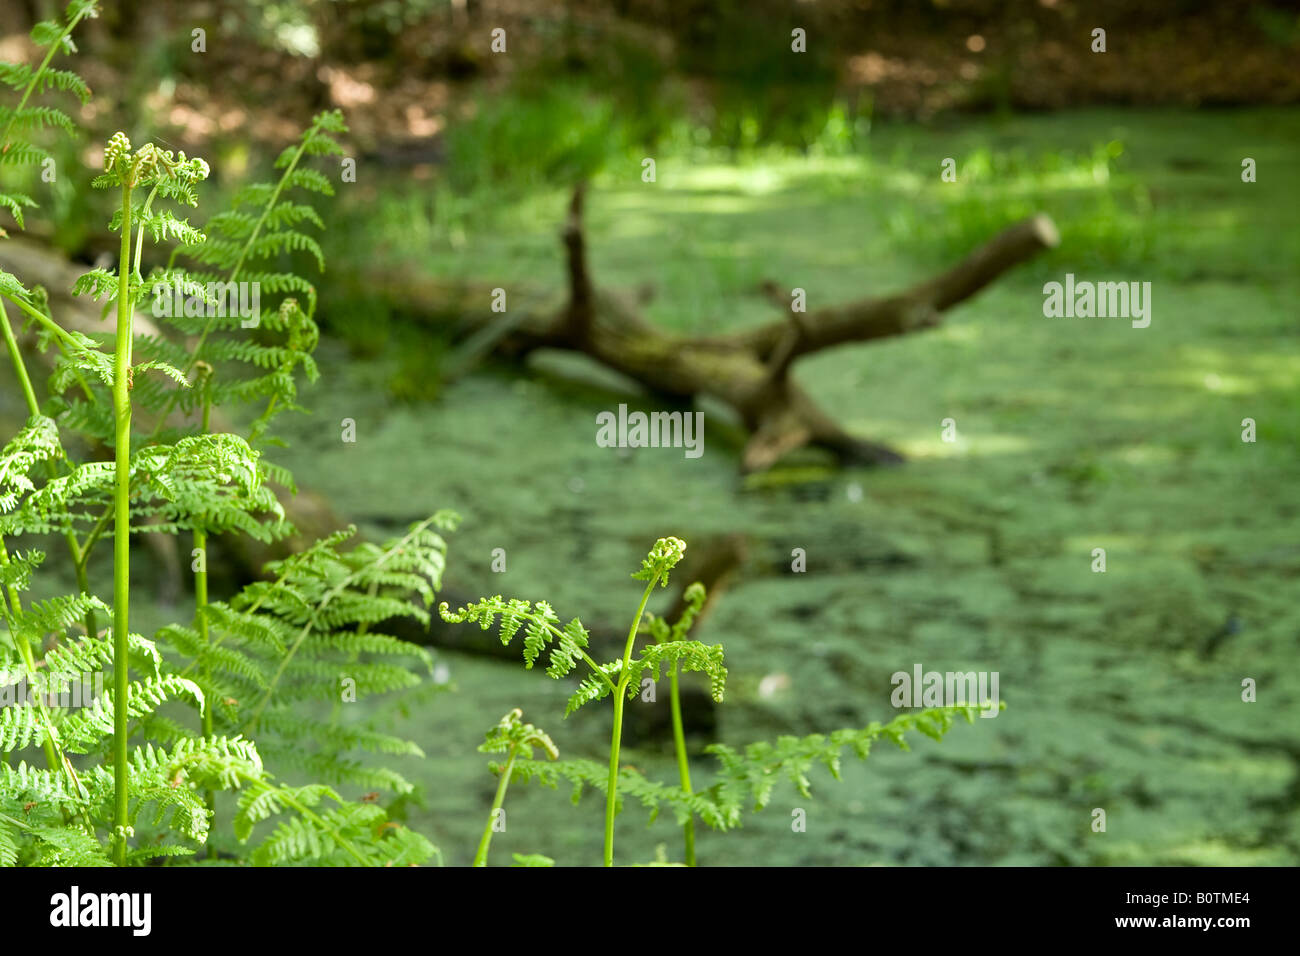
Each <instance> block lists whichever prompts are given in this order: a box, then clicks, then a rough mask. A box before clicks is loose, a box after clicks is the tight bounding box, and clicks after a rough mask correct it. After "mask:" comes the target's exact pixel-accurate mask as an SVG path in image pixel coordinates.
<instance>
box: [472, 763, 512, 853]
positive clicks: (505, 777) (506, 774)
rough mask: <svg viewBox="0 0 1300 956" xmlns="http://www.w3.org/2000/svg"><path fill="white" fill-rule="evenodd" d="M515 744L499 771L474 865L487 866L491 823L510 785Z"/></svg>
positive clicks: (504, 800) (494, 820) (503, 801)
mask: <svg viewBox="0 0 1300 956" xmlns="http://www.w3.org/2000/svg"><path fill="white" fill-rule="evenodd" d="M518 749H519V747H518V745H517V744H516V745H515V746H512V747H511V748H510V756H509V757H508V758H507V759H506V765H505V768H504V769H503V770H502V771H501V782H500V783H498V784H497V795H496V796H495V797H494V798H493V800H492V809H491V810H489V811H488V819H487V826H485V827H484V828H483V839H481V840H479V841H478V852H477V853H475V854H474V865H475V866H487V855H488V846H489V845H490V844H491V843H492V824H494V823H495V822H496V816H497V811H498V810H500V809H501V805H502V804H504V803H505V802H506V788H507V787H508V786H510V774H511V773H512V772H513V771H514V769H515V753H516V752H517V751H518Z"/></svg>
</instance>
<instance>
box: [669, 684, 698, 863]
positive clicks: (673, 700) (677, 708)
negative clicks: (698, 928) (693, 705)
mask: <svg viewBox="0 0 1300 956" xmlns="http://www.w3.org/2000/svg"><path fill="white" fill-rule="evenodd" d="M668 677H669V681H670V683H669V700H670V706H671V708H672V715H673V749H674V750H676V751H677V773H678V776H679V777H681V781H682V790H684V791H685V792H686V795H687V796H690V795H691V794H692V793H693V792H694V791H692V790H691V764H690V761H689V760H688V759H687V757H686V733H685V731H684V730H683V729H682V697H681V693H680V691H679V690H678V686H677V662H676V661H673V669H672V670H671V671H670V672H669V674H668ZM682 838H683V840H684V841H685V845H686V865H687V866H694V865H695V817H694V816H690V817H687V818H686V822H685V823H683V824H682Z"/></svg>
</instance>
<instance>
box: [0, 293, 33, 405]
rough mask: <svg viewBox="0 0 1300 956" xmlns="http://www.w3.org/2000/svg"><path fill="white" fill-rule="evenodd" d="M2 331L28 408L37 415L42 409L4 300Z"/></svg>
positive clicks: (0, 316) (0, 311)
mask: <svg viewBox="0 0 1300 956" xmlns="http://www.w3.org/2000/svg"><path fill="white" fill-rule="evenodd" d="M0 332H3V333H4V337H5V348H7V349H8V350H9V359H10V361H12V362H13V366H14V374H15V375H17V376H18V385H19V387H21V388H22V390H23V399H24V400H25V401H26V402H27V409H28V411H29V412H30V413H31V414H32V415H35V414H37V413H38V412H39V411H40V405H39V403H38V402H37V401H36V392H35V390H34V389H33V388H32V380H31V377H30V376H29V375H28V374H27V363H26V362H24V361H23V353H22V352H21V351H20V350H19V348H18V340H17V339H15V338H14V330H13V327H12V326H11V325H10V324H9V313H8V311H6V309H5V306H4V303H3V302H0Z"/></svg>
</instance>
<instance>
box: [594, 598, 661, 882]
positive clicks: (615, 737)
mask: <svg viewBox="0 0 1300 956" xmlns="http://www.w3.org/2000/svg"><path fill="white" fill-rule="evenodd" d="M658 583H659V575H655V576H654V577H652V578H651V579H650V583H649V584H647V585H646V589H645V593H644V594H642V595H641V604H640V605H639V606H638V607H637V609H636V617H634V618H633V619H632V627H631V629H630V630H629V631H628V632H627V646H626V647H625V648H624V649H623V670H622V672H621V673H622V676H621V677H619V680H618V686H617V687H616V688H615V689H614V731H613V734H612V735H611V737H610V741H609V788H608V790H607V792H606V794H605V865H606V866H613V865H614V814H615V812H616V810H617V806H618V751H619V746H620V745H621V744H622V742H623V704H624V703H625V702H626V701H627V682H628V678H630V677H631V672H630V671H629V669H628V665H629V664H630V663H631V662H632V647H633V645H635V644H636V632H637V631H638V630H639V629H640V628H641V616H642V615H643V614H645V606H646V603H647V602H648V601H649V600H650V592H651V591H653V590H654V589H655V585H657V584H658Z"/></svg>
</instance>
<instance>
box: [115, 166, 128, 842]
mask: <svg viewBox="0 0 1300 956" xmlns="http://www.w3.org/2000/svg"><path fill="white" fill-rule="evenodd" d="M131 271H132V270H131V186H130V185H129V184H123V186H122V249H121V259H120V260H119V262H118V279H117V342H116V348H115V350H114V355H113V419H114V422H115V426H116V429H115V431H116V446H115V448H114V451H115V454H116V469H115V472H114V491H113V510H114V518H113V831H114V832H113V836H114V842H113V861H114V862H115V863H116V864H117V865H118V866H125V865H126V830H127V826H128V824H129V822H130V817H129V814H128V803H127V801H128V797H129V794H128V784H127V769H128V768H127V720H128V717H129V716H130V701H129V697H128V695H129V694H130V675H129V673H128V647H129V642H128V634H129V631H128V611H129V607H130V600H131V390H130V389H131V382H130V373H131V320H132V301H131Z"/></svg>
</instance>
